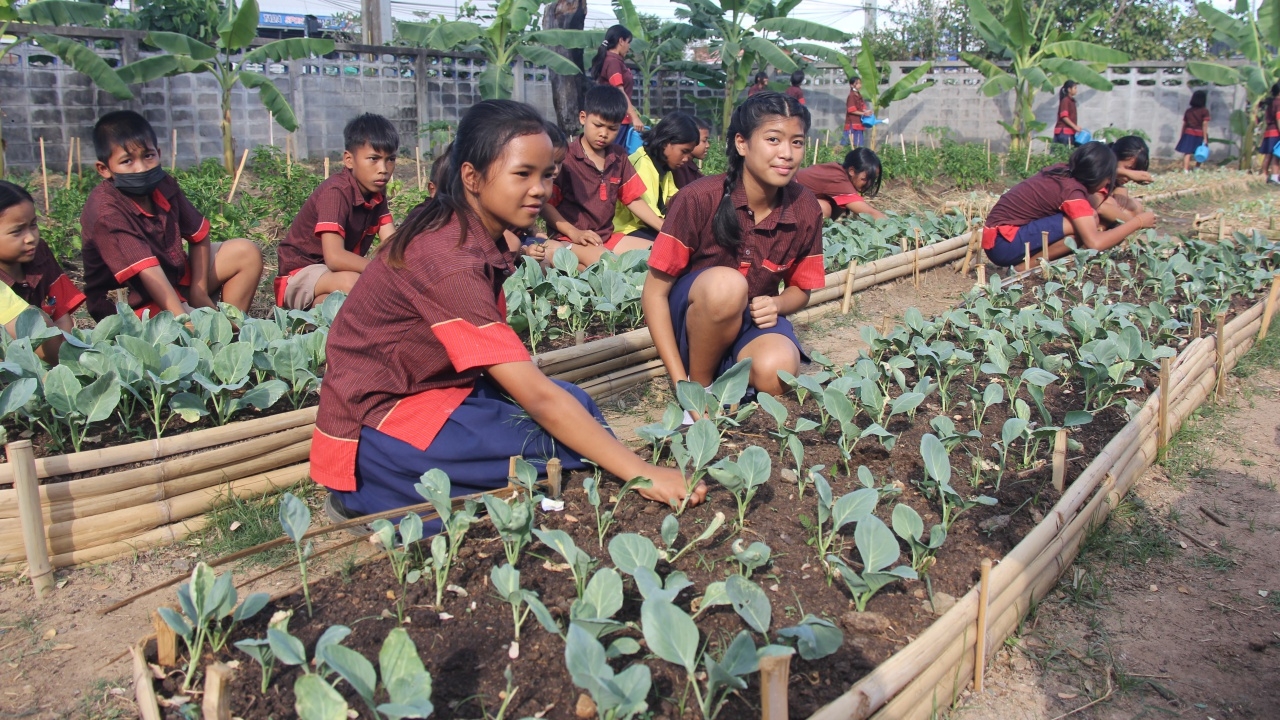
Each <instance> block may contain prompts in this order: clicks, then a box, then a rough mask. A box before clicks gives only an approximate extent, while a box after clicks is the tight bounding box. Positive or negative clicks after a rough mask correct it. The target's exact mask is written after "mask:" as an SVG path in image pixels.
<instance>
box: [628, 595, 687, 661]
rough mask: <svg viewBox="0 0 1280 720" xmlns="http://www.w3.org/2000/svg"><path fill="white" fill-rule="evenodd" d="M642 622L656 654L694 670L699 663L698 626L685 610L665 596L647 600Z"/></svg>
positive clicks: (641, 612)
mask: <svg viewBox="0 0 1280 720" xmlns="http://www.w3.org/2000/svg"><path fill="white" fill-rule="evenodd" d="M640 623H641V626H642V628H643V630H644V640H645V642H646V643H647V644H648V645H649V650H651V651H652V652H653V654H654V655H657V656H658V657H660V658H662V659H663V660H666V661H667V662H669V663H673V664H675V665H679V666H680V667H682V668H684V669H685V672H687V673H689V674H693V672H694V671H695V670H696V669H697V666H698V638H699V635H698V626H697V625H694V624H693V620H692V619H691V618H690V617H689V616H688V615H686V614H685V612H684V611H683V610H681V609H680V608H678V607H676V606H675V605H672V604H671V603H669V602H667V601H665V600H645V601H644V604H643V605H641V606H640Z"/></svg>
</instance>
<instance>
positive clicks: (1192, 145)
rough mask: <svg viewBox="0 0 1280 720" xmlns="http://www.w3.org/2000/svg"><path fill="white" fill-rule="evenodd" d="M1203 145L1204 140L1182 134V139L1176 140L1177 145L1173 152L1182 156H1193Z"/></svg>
mask: <svg viewBox="0 0 1280 720" xmlns="http://www.w3.org/2000/svg"><path fill="white" fill-rule="evenodd" d="M1203 144H1204V138H1202V137H1200V136H1199V135H1188V134H1187V133H1182V137H1180V138H1178V145H1177V147H1175V148H1174V149H1173V150H1174V152H1177V153H1180V154H1182V155H1195V154H1196V148H1198V147H1200V146H1201V145H1203Z"/></svg>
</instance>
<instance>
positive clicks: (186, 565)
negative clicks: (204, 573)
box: [173, 558, 191, 573]
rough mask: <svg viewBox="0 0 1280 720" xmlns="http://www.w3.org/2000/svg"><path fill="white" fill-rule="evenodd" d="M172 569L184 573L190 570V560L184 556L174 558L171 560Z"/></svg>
mask: <svg viewBox="0 0 1280 720" xmlns="http://www.w3.org/2000/svg"><path fill="white" fill-rule="evenodd" d="M173 569H174V570H175V571H176V572H180V573H184V572H191V561H190V560H187V559H186V558H181V559H179V560H174V561H173Z"/></svg>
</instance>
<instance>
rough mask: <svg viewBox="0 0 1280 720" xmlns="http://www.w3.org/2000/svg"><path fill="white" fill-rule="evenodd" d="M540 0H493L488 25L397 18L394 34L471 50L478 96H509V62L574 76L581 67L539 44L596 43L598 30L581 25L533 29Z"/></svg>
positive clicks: (423, 44)
mask: <svg viewBox="0 0 1280 720" xmlns="http://www.w3.org/2000/svg"><path fill="white" fill-rule="evenodd" d="M541 6H542V3H541V1H540V0H499V2H498V4H497V5H495V6H494V14H493V15H492V16H489V17H487V18H485V19H488V20H490V21H491V23H490V25H489V26H488V27H483V26H481V25H480V23H477V22H472V21H469V20H453V21H446V22H441V23H432V24H425V23H414V22H400V23H397V24H396V25H397V27H398V28H399V30H400V37H401V38H403V39H404V40H405V41H406V42H408V43H409V44H411V45H415V46H417V47H424V48H428V49H430V50H438V51H441V52H451V51H452V52H477V53H480V54H482V55H484V58H485V69H484V71H483V72H481V73H480V80H479V83H480V97H483V98H485V99H486V100H491V99H495V98H510V97H511V91H512V88H513V87H514V85H515V75H514V73H513V71H512V65H514V64H515V62H516V60H517V58H523V59H524V60H528V61H529V62H531V63H534V64H535V65H541V66H543V67H545V68H547V69H548V70H551V71H552V72H557V73H560V74H561V75H579V74H581V73H582V69H581V68H579V67H578V66H577V65H575V64H574V63H573V61H572V60H569V59H568V58H566V57H565V56H563V55H560V54H559V53H557V52H554V51H552V50H550V49H548V48H547V47H544V46H548V45H549V46H557V45H558V46H560V47H566V48H587V47H592V46H593V45H594V44H596V43H599V42H600V38H601V35H600V33H589V32H585V31H582V30H541V31H539V30H538V29H537V18H538V16H539V15H540V8H541Z"/></svg>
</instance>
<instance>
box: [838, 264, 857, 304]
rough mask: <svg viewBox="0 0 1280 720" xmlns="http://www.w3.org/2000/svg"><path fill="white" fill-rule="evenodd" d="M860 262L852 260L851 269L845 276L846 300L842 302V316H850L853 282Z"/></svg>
mask: <svg viewBox="0 0 1280 720" xmlns="http://www.w3.org/2000/svg"><path fill="white" fill-rule="evenodd" d="M857 271H858V261H857V260H850V261H849V268H848V269H847V270H846V271H845V275H844V298H843V299H842V300H841V301H840V314H841V315H848V314H849V308H850V306H852V304H853V280H854V277H855V276H856V275H857Z"/></svg>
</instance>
